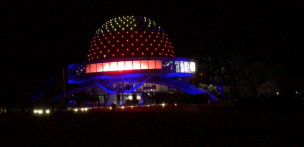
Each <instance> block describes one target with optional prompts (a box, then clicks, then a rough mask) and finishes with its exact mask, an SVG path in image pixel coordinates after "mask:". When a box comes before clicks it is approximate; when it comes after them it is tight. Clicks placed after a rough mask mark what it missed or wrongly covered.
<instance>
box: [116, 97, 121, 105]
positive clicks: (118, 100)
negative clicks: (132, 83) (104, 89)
mask: <svg viewBox="0 0 304 147" xmlns="http://www.w3.org/2000/svg"><path fill="white" fill-rule="evenodd" d="M116 106H117V107H120V94H116Z"/></svg>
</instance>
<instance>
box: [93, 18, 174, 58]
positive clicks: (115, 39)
mask: <svg viewBox="0 0 304 147" xmlns="http://www.w3.org/2000/svg"><path fill="white" fill-rule="evenodd" d="M174 54H175V52H174V49H173V46H172V43H171V41H170V39H169V38H168V35H167V34H166V33H165V31H164V30H163V28H161V27H160V26H159V25H158V24H156V22H155V21H152V20H151V19H148V18H146V17H143V16H123V17H116V18H113V19H111V20H109V21H107V22H106V23H105V24H103V25H102V26H101V28H99V29H98V30H97V31H96V34H95V35H94V37H93V39H92V41H91V45H90V47H89V54H88V55H87V56H88V60H89V61H94V60H100V59H113V58H125V57H174Z"/></svg>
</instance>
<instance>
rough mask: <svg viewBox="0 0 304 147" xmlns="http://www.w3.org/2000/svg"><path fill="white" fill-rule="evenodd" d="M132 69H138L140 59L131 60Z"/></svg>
mask: <svg viewBox="0 0 304 147" xmlns="http://www.w3.org/2000/svg"><path fill="white" fill-rule="evenodd" d="M133 69H140V61H133Z"/></svg>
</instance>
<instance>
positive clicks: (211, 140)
mask: <svg viewBox="0 0 304 147" xmlns="http://www.w3.org/2000/svg"><path fill="white" fill-rule="evenodd" d="M302 112H303V111H302ZM302 112H298V111H297V112H295V111H283V110H273V111H266V112H265V111H248V110H246V111H242V110H237V109H234V108H224V107H223V108H220V107H218V108H216V109H212V108H211V107H210V106H208V105H204V106H197V105H177V106H174V105H167V106H165V107H163V106H150V107H134V108H130V107H129V108H124V109H121V108H116V109H115V110H114V111H111V110H110V109H103V108H100V109H98V108H96V109H92V110H89V111H87V112H76V113H75V112H62V113H54V114H50V115H48V116H45V115H40V116H37V115H33V114H31V113H10V114H1V115H0V125H1V126H0V132H1V138H0V143H1V144H2V145H4V146H31V145H36V146H37V145H38V146H72V145H73V146H131V145H132V146H181V145H184V146H269V145H277V146H282V145H288V146H300V145H303V143H304V138H303V137H304V135H303V132H304V129H303V128H304V127H303V124H304V121H303V120H304V119H303V115H302ZM2 145H1V146H2Z"/></svg>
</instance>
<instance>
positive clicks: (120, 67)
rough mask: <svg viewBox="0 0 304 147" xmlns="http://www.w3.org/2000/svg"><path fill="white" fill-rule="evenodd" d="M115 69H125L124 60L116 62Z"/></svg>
mask: <svg viewBox="0 0 304 147" xmlns="http://www.w3.org/2000/svg"><path fill="white" fill-rule="evenodd" d="M117 70H125V62H123V61H122V62H117Z"/></svg>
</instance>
